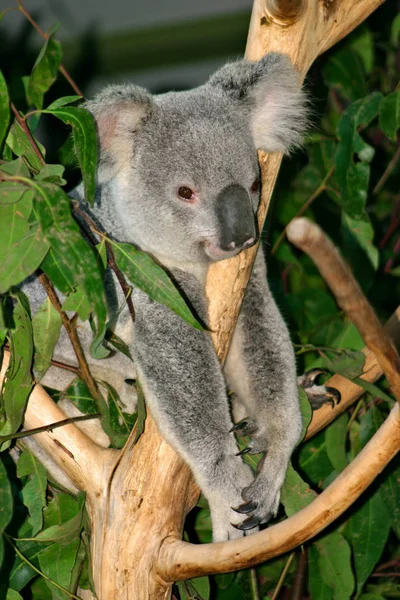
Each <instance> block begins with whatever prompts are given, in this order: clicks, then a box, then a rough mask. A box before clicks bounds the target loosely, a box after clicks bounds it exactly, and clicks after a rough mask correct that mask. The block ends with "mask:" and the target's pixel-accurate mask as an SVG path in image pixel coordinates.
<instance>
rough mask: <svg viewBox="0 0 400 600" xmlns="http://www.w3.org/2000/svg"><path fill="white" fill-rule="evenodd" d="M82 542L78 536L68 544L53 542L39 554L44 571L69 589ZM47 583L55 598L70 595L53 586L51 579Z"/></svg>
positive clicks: (64, 599) (65, 599)
mask: <svg viewBox="0 0 400 600" xmlns="http://www.w3.org/2000/svg"><path fill="white" fill-rule="evenodd" d="M81 543H82V542H81V540H80V539H79V538H77V539H75V540H74V541H73V542H71V543H70V544H68V545H67V546H62V545H61V544H52V545H51V546H49V547H48V548H45V549H44V550H43V551H42V552H41V553H40V554H39V564H40V568H41V570H42V571H43V573H44V574H45V575H47V577H49V578H50V579H52V580H53V581H55V582H56V583H58V584H59V585H61V586H62V587H64V588H66V589H69V588H70V584H71V577H72V570H73V568H74V565H75V561H76V558H77V554H78V551H79V547H80V544H81ZM46 583H47V585H48V587H49V589H50V590H51V592H52V594H53V598H54V599H57V600H67V598H68V596H66V594H65V593H64V592H62V591H61V590H59V589H58V588H56V587H55V586H53V585H52V584H51V583H50V582H49V581H46Z"/></svg>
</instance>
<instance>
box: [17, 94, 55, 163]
mask: <svg viewBox="0 0 400 600" xmlns="http://www.w3.org/2000/svg"><path fill="white" fill-rule="evenodd" d="M10 106H11V110H12V111H13V113H14V115H15V118H16V120H17V122H18V124H19V126H20V127H21V129H22V130H23V132H24V133H25V135H26V137H27V138H28V140H29V143H30V145H31V146H32V150H33V151H34V153H35V154H36V156H37V157H38V159H39V160H40V162H41V163H42V165H43V166H44V165H45V164H46V162H45V160H44V158H43V155H42V153H41V151H40V148H39V146H38V145H37V143H36V141H35V139H34V137H33V135H32V134H31V132H30V129H29V127H28V125H27V124H26V121H25V119H24V118H23V117H21V115H20V114H19V112H18V110H17V109H16V108H15V106H14V104H13V103H12V102H10Z"/></svg>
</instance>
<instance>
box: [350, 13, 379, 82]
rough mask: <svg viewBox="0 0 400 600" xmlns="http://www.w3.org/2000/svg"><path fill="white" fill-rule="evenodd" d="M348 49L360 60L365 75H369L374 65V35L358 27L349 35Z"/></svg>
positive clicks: (362, 27)
mask: <svg viewBox="0 0 400 600" xmlns="http://www.w3.org/2000/svg"><path fill="white" fill-rule="evenodd" d="M349 47H350V48H351V49H352V50H353V51H354V52H356V53H357V54H358V56H359V57H360V58H361V60H362V63H363V66H364V70H365V73H367V74H368V75H369V74H370V73H371V71H372V70H373V68H374V63H375V48H374V34H373V33H372V31H371V30H370V29H369V28H368V27H367V26H365V25H362V26H361V27H358V28H357V30H356V31H355V32H354V33H353V34H352V35H351V39H350V43H349Z"/></svg>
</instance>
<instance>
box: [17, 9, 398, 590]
mask: <svg viewBox="0 0 400 600" xmlns="http://www.w3.org/2000/svg"><path fill="white" fill-rule="evenodd" d="M381 1H382V0H335V1H334V2H318V1H317V0H309V1H308V2H305V1H304V2H302V1H301V0H270V1H267V2H264V1H261V0H255V4H254V8H253V15H252V19H251V25H250V32H249V39H248V45H247V50H246V55H247V57H248V58H249V59H250V60H255V59H258V58H260V57H261V56H262V55H263V54H265V53H266V52H270V51H279V52H281V53H285V54H288V55H289V56H290V58H291V59H292V61H293V62H294V63H295V64H296V65H297V67H298V68H299V71H300V74H301V78H304V76H305V74H306V72H307V70H308V68H309V66H310V65H311V64H312V62H313V61H314V59H315V58H316V57H317V56H318V55H319V54H320V53H322V52H324V51H325V50H326V49H328V48H329V47H330V46H332V45H333V44H334V43H335V42H336V41H338V40H339V39H341V38H342V37H343V36H345V35H346V34H347V33H349V32H350V31H351V30H352V29H353V28H354V27H355V26H356V25H358V24H359V23H360V22H361V21H362V20H363V19H365V18H366V17H367V16H368V15H369V14H370V13H371V12H372V11H373V10H374V9H375V8H377V7H378V6H379V5H380V4H381ZM280 162H281V157H280V156H279V155H271V156H267V155H262V154H260V165H261V171H262V181H263V185H262V200H261V206H260V211H259V226H260V230H261V229H262V225H263V222H264V219H265V215H266V212H267V207H268V202H269V199H270V197H271V193H272V189H273V186H274V184H275V180H276V177H277V173H278V169H279V165H280ZM255 251H256V249H255V248H251V249H250V250H248V251H247V252H245V253H242V254H240V255H239V256H238V257H237V258H236V259H233V260H231V261H226V262H225V261H224V262H222V263H219V264H217V265H215V266H213V267H212V268H211V269H210V273H209V278H208V285H207V293H208V298H209V302H210V319H211V329H212V331H213V339H214V344H215V348H216V351H217V353H218V355H219V357H220V358H221V359H222V360H223V358H224V357H225V356H226V352H227V349H228V346H229V340H230V337H231V334H232V331H233V329H234V326H235V323H236V319H237V316H238V312H239V309H240V304H241V301H242V298H243V294H244V290H245V288H246V284H247V281H248V278H249V275H250V271H251V266H252V262H253V260H254V256H255ZM368 360H370V368H371V372H372V371H373V370H374V367H373V365H372V363H373V361H374V359H373V357H372V355H370V358H369V359H368ZM379 374H380V372H379V368H378V369H376V370H375V371H374V374H373V376H372V377H371V380H374V378H375V377H378V376H379ZM359 392H360V393H362V391H361V390H359ZM357 393H358V392H357ZM351 394H352V397H354V398H355V397H356V393H355V392H354V390H352V391H351ZM344 400H345V401H346V395H345V398H344ZM62 418H64V415H63V414H62V412H61V411H59V409H58V408H57V407H55V405H54V403H53V402H52V400H51V399H50V398H49V397H48V396H47V394H46V393H45V392H44V390H43V389H42V388H41V387H40V386H36V387H35V389H34V391H33V392H32V394H31V398H30V401H29V404H28V409H27V411H26V420H25V427H26V428H32V427H36V426H38V425H43V424H45V423H51V422H54V421H57V420H61V419H62ZM327 420H328V418H327ZM398 420H399V416H398V407H397V406H396V408H395V409H394V410H393V412H392V414H391V416H390V417H389V418H388V420H387V421H386V423H385V424H384V426H383V429H381V430H380V431H379V432H378V433H377V434H376V437H375V438H374V439H373V440H371V442H370V443H369V444H368V445H367V446H366V447H365V449H364V450H363V451H362V453H360V455H359V457H358V458H357V459H356V461H354V462H353V463H352V465H350V466H349V467H348V469H346V470H345V472H343V474H342V475H341V476H340V477H339V478H338V479H337V480H336V481H335V482H334V483H333V484H332V486H330V487H329V488H328V489H327V490H326V491H325V492H324V493H323V494H321V496H319V497H318V498H317V499H316V500H315V502H314V503H313V504H312V505H310V507H307V509H304V511H308V512H306V513H304V511H302V513H301V514H300V513H298V514H297V515H294V517H292V518H291V519H288V520H287V521H285V522H284V523H280V524H279V525H275V526H273V527H271V528H269V529H268V530H265V531H263V532H261V533H258V534H256V535H254V536H250V537H246V538H243V539H240V540H236V541H232V542H226V543H222V544H210V545H203V546H193V545H191V544H186V543H184V542H182V528H183V522H184V518H185V515H186V514H187V512H188V511H189V510H190V508H191V507H192V506H193V504H194V502H195V500H196V497H197V493H198V492H197V488H196V486H195V484H194V483H193V479H192V476H191V473H190V471H189V469H188V467H187V466H186V465H185V463H184V462H183V461H182V459H181V458H180V457H179V456H178V455H177V454H176V453H175V452H174V450H173V449H172V448H171V447H169V446H168V445H167V444H166V442H165V441H164V440H163V439H162V438H161V437H160V435H159V433H158V431H157V428H156V426H155V424H154V422H153V420H152V419H151V415H148V417H147V420H146V428H145V433H144V434H143V435H142V436H141V438H140V439H139V442H138V443H137V444H136V445H135V446H134V447H132V443H131V442H130V441H128V443H127V444H126V446H125V448H124V449H123V450H122V451H121V452H117V451H113V450H102V449H100V448H98V447H97V446H96V445H95V444H93V442H91V441H90V440H89V439H88V438H87V437H86V436H85V435H84V434H82V433H79V432H78V431H77V428H76V427H75V426H74V425H68V426H66V427H63V428H60V429H59V430H54V432H52V431H48V432H46V433H41V434H38V435H36V436H34V437H35V440H36V441H37V442H38V443H39V445H40V446H41V447H42V448H44V449H45V451H46V452H48V453H49V455H50V456H51V458H52V459H53V460H54V461H55V462H56V463H57V465H58V466H59V467H60V468H61V469H62V470H63V471H64V472H65V473H66V475H67V476H68V477H69V478H70V480H71V481H72V482H73V484H74V485H76V486H77V487H78V488H79V489H83V490H85V491H86V493H87V506H88V511H89V515H90V520H91V526H92V535H91V545H92V567H93V576H94V582H95V587H96V593H97V597H98V598H99V600H120V599H124V600H132V599H142V598H143V599H145V598H154V599H161V598H168V597H169V596H170V591H171V585H172V583H173V581H174V580H176V579H184V578H186V577H191V576H194V575H196V574H201V573H216V572H223V571H227V570H235V569H239V568H243V567H246V566H249V565H252V564H256V563H257V562H260V561H262V560H265V559H266V558H267V557H271V556H274V555H276V554H278V553H280V552H283V551H285V550H287V549H289V547H294V546H295V545H297V544H299V543H301V542H302V541H304V540H306V539H309V538H310V537H312V536H313V535H315V533H317V532H318V531H320V530H321V529H322V528H323V527H325V526H326V525H327V524H328V523H329V522H331V521H332V520H333V519H334V518H336V517H337V516H338V515H339V514H341V513H342V512H343V510H345V508H346V507H347V506H348V505H349V504H350V503H351V502H352V501H354V499H355V498H356V497H358V496H359V495H360V493H361V492H362V490H363V489H365V487H366V486H367V485H368V484H369V483H370V482H371V481H372V480H373V478H374V477H376V475H377V474H378V473H379V472H380V471H381V470H382V469H383V467H384V466H385V465H386V464H387V462H388V461H389V460H390V458H391V457H392V456H393V455H394V454H395V453H396V451H397V450H398V449H399V446H400V439H399V434H398V432H399V428H398ZM322 426H323V425H322V423H321V422H320V423H319V425H318V428H320V427H322ZM131 439H132V438H131ZM360 473H362V475H363V476H362V478H361V481H360ZM346 498H347V499H346ZM315 506H317V510H316V509H315ZM313 507H314V508H313ZM328 513H329V514H328ZM265 548H267V550H265Z"/></svg>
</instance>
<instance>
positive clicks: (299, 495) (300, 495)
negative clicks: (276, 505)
mask: <svg viewBox="0 0 400 600" xmlns="http://www.w3.org/2000/svg"><path fill="white" fill-rule="evenodd" d="M316 497H317V494H316V493H315V492H314V491H313V490H312V489H311V488H310V486H309V485H308V484H307V483H306V482H305V481H303V479H302V478H301V477H300V475H299V474H298V473H297V472H296V471H295V470H294V468H293V467H292V465H291V464H289V467H288V470H287V473H286V477H285V481H284V483H283V486H282V489H281V502H282V504H283V506H284V508H285V513H286V515H287V516H288V517H291V516H292V515H294V514H295V513H297V512H298V511H299V510H301V509H302V508H304V507H305V506H307V505H308V504H311V502H312V501H313V500H314V499H315V498H316Z"/></svg>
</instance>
